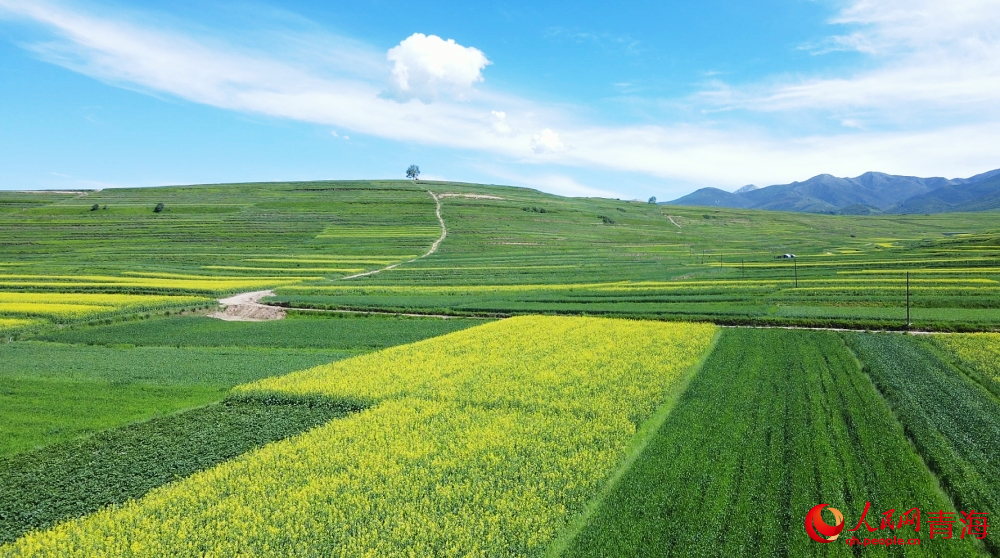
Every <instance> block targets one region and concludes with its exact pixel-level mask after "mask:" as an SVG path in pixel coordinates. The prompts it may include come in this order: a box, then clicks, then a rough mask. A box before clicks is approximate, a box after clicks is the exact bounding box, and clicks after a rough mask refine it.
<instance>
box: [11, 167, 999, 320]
mask: <svg viewBox="0 0 1000 558" xmlns="http://www.w3.org/2000/svg"><path fill="white" fill-rule="evenodd" d="M428 190H431V191H437V193H439V194H442V193H444V194H449V193H452V194H458V195H452V196H441V197H440V198H439V201H440V203H441V211H442V217H443V219H444V221H445V223H446V226H447V229H448V237H447V241H445V242H444V243H443V244H441V246H440V249H439V250H437V251H436V252H435V253H434V254H433V255H431V256H429V257H426V258H421V259H418V260H416V261H410V260H412V259H413V258H416V257H417V256H419V255H421V254H424V253H425V252H426V251H427V250H428V247H429V246H430V245H431V243H432V242H433V241H434V240H435V239H436V238H437V237H438V236H439V234H440V229H439V227H438V223H437V220H436V217H435V200H434V199H433V198H432V197H431V196H429V195H428V192H427V191H428ZM467 195H468V196H480V197H467ZM25 196H26V195H25V194H13V193H0V205H3V204H4V198H5V197H8V198H11V199H12V201H11V202H9V203H10V204H11V205H12V206H14V207H16V208H17V209H12V210H10V211H7V212H4V213H2V214H0V234H2V235H3V237H4V238H5V239H6V240H5V244H4V246H5V249H4V251H3V254H2V255H0V291H3V292H63V293H109V294H111V293H122V294H145V295H159V296H201V297H206V296H207V297H215V296H220V295H222V294H228V293H233V292H239V291H248V290H260V289H264V288H277V293H278V296H277V298H275V299H274V301H275V302H277V303H279V304H282V305H287V306H292V307H304V308H321V309H324V308H325V309H353V310H383V311H384V310H393V311H405V312H414V313H435V314H454V315H479V316H507V315H514V314H531V313H547V314H553V313H557V314H586V315H603V316H625V317H639V318H653V319H683V320H695V321H712V322H715V323H727V324H745V325H761V324H786V325H802V326H824V327H826V326H845V327H861V328H865V327H868V328H875V329H901V328H904V327H905V322H906V308H905V305H906V277H905V274H906V273H907V272H909V274H910V282H909V285H910V295H911V296H910V302H911V321H912V322H913V324H914V326H915V327H917V328H921V329H941V330H969V331H979V330H983V329H992V328H995V327H997V316H996V313H995V312H993V311H992V309H993V308H995V307H996V305H997V302H998V299H1000V283H998V281H1000V231H998V230H997V228H996V226H995V220H994V219H993V218H992V215H991V214H990V213H988V212H987V213H957V214H936V215H893V216H832V215H806V214H796V213H781V212H766V211H748V210H731V209H718V208H711V209H706V208H697V207H675V206H659V205H651V204H646V203H636V202H625V201H617V200H604V199H580V198H560V197H558V196H551V195H547V194H541V193H539V192H535V191H532V190H525V189H519V188H507V187H491V186H481V185H473V184H460V183H438V182H421V183H420V185H416V184H413V183H411V182H393V181H384V182H313V183H287V184H282V183H275V184H247V185H216V186H197V187H177V188H157V189H131V190H129V189H122V190H103V191H101V192H84V193H81V194H80V195H78V196H76V197H70V198H67V197H66V196H65V195H56V194H51V195H50V194H34V195H33V197H31V196H28V198H29V199H28V200H24V198H25ZM46 196H51V198H48V199H50V200H52V201H49V202H48V203H46V199H47V198H46ZM484 196H485V197H484ZM14 200H17V201H14ZM27 201H31V202H32V203H31V204H27ZM157 202H163V203H164V204H165V207H166V210H165V211H164V212H162V213H158V214H157V213H153V212H152V206H153V205H155V203H157ZM95 203H96V204H98V205H99V207H101V209H99V210H97V211H92V210H91V208H92V206H93V204H95ZM105 206H106V207H107V209H104V207H105ZM543 210H544V212H543ZM601 217H604V218H605V219H602V218H601ZM84 236H85V237H86V238H87V240H86V241H83V240H80V239H81V238H83V237H84ZM125 236H128V237H129V239H130V242H128V243H123V242H120V239H121V238H124V237H125ZM786 253H790V254H795V255H796V256H797V257H796V258H794V259H784V260H783V259H775V257H776V256H780V255H782V254H786ZM404 261H406V262H409V263H407V264H405V265H397V266H396V267H394V268H392V269H387V270H385V271H383V272H380V273H377V274H373V275H367V276H364V277H358V278H355V279H350V280H347V281H344V280H342V279H341V278H343V277H347V276H349V275H355V274H358V273H364V272H368V271H373V270H376V269H380V268H383V267H385V266H390V265H394V264H399V263H400V262H404ZM177 302H178V304H177V305H174V306H175V307H178V308H182V307H183V306H184V305H182V304H180V301H179V300H178V301H177ZM164 305H168V303H167V302H164ZM8 317H10V318H14V317H17V318H21V317H22V316H20V315H18V316H13V315H9V316H8V315H7V314H5V313H4V312H3V311H0V318H8ZM43 318H44V316H43ZM49 319H52V318H51V317H50V318H49ZM59 319H61V320H62V321H63V322H66V321H67V320H66V318H65V317H62V318H59Z"/></svg>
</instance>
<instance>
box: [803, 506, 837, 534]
mask: <svg viewBox="0 0 1000 558" xmlns="http://www.w3.org/2000/svg"><path fill="white" fill-rule="evenodd" d="M828 505H829V504H820V505H818V506H814V507H813V509H811V510H809V513H807V514H806V534H807V535H809V538H811V539H812V540H814V541H816V542H818V543H830V542H833V541H835V540H837V537H839V536H840V532H841V531H843V530H844V515H843V514H842V513H840V510H838V509H837V508H830V511H831V512H833V518H834V523H833V525H827V524H826V521H823V513H822V512H823V508H825V507H826V506H828Z"/></svg>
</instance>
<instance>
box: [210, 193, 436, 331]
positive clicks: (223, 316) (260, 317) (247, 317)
mask: <svg viewBox="0 0 1000 558" xmlns="http://www.w3.org/2000/svg"><path fill="white" fill-rule="evenodd" d="M427 193H428V194H430V196H431V197H432V198H434V204H435V205H436V208H435V210H434V214H435V215H437V220H438V223H440V224H441V236H439V237H438V239H437V240H435V241H434V244H431V247H430V249H429V250H427V252H426V253H424V254H421V255H419V256H417V257H416V258H413V259H412V260H406V261H405V262H398V263H394V264H392V265H387V266H385V267H383V268H379V269H375V270H372V271H366V272H364V273H356V274H354V275H349V276H347V277H341V278H339V279H338V280H339V281H344V280H347V279H356V278H358V277H367V276H369V275H375V274H376V273H379V272H382V271H388V270H390V269H393V268H395V267H398V266H401V265H403V264H408V263H412V262H415V261H417V260H419V259H421V258H426V257H427V256H430V255H431V254H433V253H434V252H437V249H438V246H440V245H441V242H442V241H444V239H445V238H447V236H448V228H447V227H446V226H445V224H444V218H443V217H441V198H442V197H444V195H441V196H438V195H437V194H435V193H434V192H432V191H430V190H427ZM266 296H274V291H270V290H268V291H254V292H251V293H241V294H238V295H235V296H231V297H229V298H223V299H220V300H219V304H220V305H222V310H220V311H218V312H213V313H211V314H209V315H208V317H209V318H217V319H220V320H226V321H231V322H259V321H264V320H280V319H282V318H284V317H285V312H286V309H285V308H282V307H281V306H271V305H268V304H261V303H260V299H262V298H264V297H266ZM296 310H307V311H317V312H325V311H327V310H315V309H306V308H297V309H296ZM333 311H334V312H345V313H353V312H352V311H350V310H333ZM359 313H363V312H359ZM392 313H393V314H398V313H397V312H392ZM399 315H405V316H410V315H416V314H399ZM433 317H436V318H451V317H453V316H444V315H433Z"/></svg>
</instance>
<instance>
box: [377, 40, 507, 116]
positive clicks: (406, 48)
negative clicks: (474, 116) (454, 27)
mask: <svg viewBox="0 0 1000 558" xmlns="http://www.w3.org/2000/svg"><path fill="white" fill-rule="evenodd" d="M386 58H387V59H388V60H389V62H392V64H393V66H392V78H393V85H394V86H395V88H396V90H397V92H398V93H399V94H400V95H401V96H402V97H403V98H417V99H421V100H424V101H433V100H435V99H437V98H438V97H439V96H441V95H442V94H445V95H450V96H452V97H455V98H457V99H465V98H466V97H467V96H468V94H469V92H470V91H471V89H472V86H473V85H475V84H477V83H480V82H482V81H483V80H484V78H483V69H484V68H486V66H488V65H489V64H492V62H490V61H489V60H488V59H487V58H486V55H485V54H483V53H482V51H480V50H479V49H477V48H474V47H464V46H462V45H460V44H458V43H456V42H455V41H454V40H453V39H448V40H447V41H445V40H443V39H442V38H441V37H438V36H437V35H429V36H428V35H424V34H423V33H414V34H412V35H410V36H409V37H407V38H405V39H403V41H402V42H400V43H399V45H397V46H394V47H392V48H391V49H389V52H387V53H386Z"/></svg>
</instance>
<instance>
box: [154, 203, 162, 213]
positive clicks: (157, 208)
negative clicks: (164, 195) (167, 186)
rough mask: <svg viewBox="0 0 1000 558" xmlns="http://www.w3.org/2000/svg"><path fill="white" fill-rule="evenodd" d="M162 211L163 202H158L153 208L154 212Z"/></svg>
mask: <svg viewBox="0 0 1000 558" xmlns="http://www.w3.org/2000/svg"><path fill="white" fill-rule="evenodd" d="M161 211H163V203H158V204H156V207H154V208H153V213H160V212H161Z"/></svg>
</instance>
